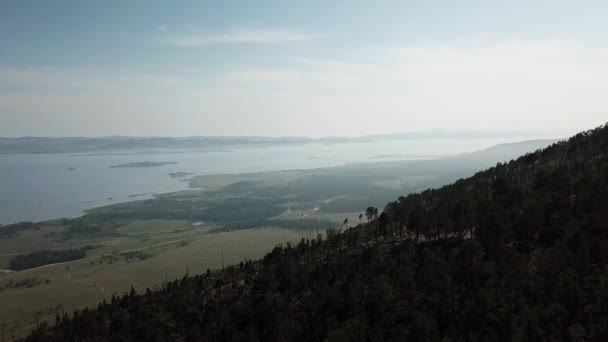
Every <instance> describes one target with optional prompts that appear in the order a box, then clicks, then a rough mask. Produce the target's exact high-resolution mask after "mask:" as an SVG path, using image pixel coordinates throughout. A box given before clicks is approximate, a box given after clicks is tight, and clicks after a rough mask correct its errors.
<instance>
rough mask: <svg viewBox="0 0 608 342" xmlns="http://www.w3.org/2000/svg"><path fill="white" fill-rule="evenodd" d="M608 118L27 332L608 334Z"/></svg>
mask: <svg viewBox="0 0 608 342" xmlns="http://www.w3.org/2000/svg"><path fill="white" fill-rule="evenodd" d="M607 154H608V126H602V127H599V128H597V129H594V130H592V131H588V132H584V133H580V134H578V135H576V136H574V137H572V138H571V139H569V140H568V141H564V142H559V143H556V144H553V145H551V146H550V147H548V148H546V149H543V150H539V151H536V152H534V153H529V154H527V155H524V156H522V157H520V158H518V159H517V160H514V161H511V162H508V163H504V164H498V165H496V166H495V167H493V168H490V169H488V170H485V171H482V172H479V173H477V174H475V175H474V176H472V177H470V178H467V179H462V180H459V181H457V182H455V183H453V184H451V185H448V186H444V187H442V188H439V189H435V190H427V191H424V192H422V193H419V194H412V195H409V196H407V197H401V198H399V199H398V200H397V201H395V202H392V203H389V204H388V205H387V206H386V208H385V209H384V210H383V211H382V212H381V213H380V215H377V214H376V211H375V210H373V209H374V208H369V210H368V213H367V214H368V217H367V218H368V222H367V223H366V224H362V225H358V226H356V227H352V228H350V229H347V230H345V231H344V232H340V231H339V230H328V231H327V232H326V234H325V236H321V235H319V236H310V235H308V236H304V237H303V239H302V241H301V242H300V243H298V244H297V245H290V244H287V245H285V246H278V247H276V248H275V249H274V250H273V251H272V252H270V253H269V254H268V255H266V257H265V258H264V259H262V260H259V261H244V262H242V263H241V264H240V265H237V266H229V267H227V268H226V269H225V270H222V271H215V272H211V271H209V272H207V273H206V274H203V275H196V276H186V277H184V278H183V279H181V280H176V281H173V282H168V283H165V284H162V286H161V287H160V288H159V289H158V290H155V291H152V290H149V289H147V290H146V291H145V292H143V293H139V294H138V293H136V292H135V291H131V292H130V293H128V294H125V295H123V296H114V297H113V298H112V299H111V300H110V301H109V302H103V303H100V304H99V305H98V306H97V307H96V308H90V309H84V310H81V311H77V312H75V313H73V315H70V316H68V315H65V316H63V317H60V316H57V319H56V322H55V325H54V326H50V325H48V324H41V325H40V327H39V328H38V329H36V330H35V331H33V333H32V335H31V336H29V337H28V338H27V340H29V341H65V340H87V341H110V340H120V341H140V340H150V341H195V340H201V341H403V340H411V341H464V340H467V341H501V340H502V341H512V340H518V341H546V340H570V341H605V340H608V159H607Z"/></svg>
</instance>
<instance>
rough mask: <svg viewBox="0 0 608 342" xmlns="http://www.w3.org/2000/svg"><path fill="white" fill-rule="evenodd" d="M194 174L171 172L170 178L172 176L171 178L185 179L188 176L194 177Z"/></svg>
mask: <svg viewBox="0 0 608 342" xmlns="http://www.w3.org/2000/svg"><path fill="white" fill-rule="evenodd" d="M193 174H194V173H192V172H171V173H170V174H169V176H171V178H185V177H188V176H192V175H193Z"/></svg>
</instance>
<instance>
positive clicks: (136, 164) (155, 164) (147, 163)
mask: <svg viewBox="0 0 608 342" xmlns="http://www.w3.org/2000/svg"><path fill="white" fill-rule="evenodd" d="M173 164H177V162H151V161H143V162H134V163H126V164H120V165H112V166H110V167H158V166H164V165H173Z"/></svg>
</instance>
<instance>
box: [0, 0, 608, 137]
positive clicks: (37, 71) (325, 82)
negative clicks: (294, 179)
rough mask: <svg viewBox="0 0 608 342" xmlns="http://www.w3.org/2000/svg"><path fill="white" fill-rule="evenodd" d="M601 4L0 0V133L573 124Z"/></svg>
mask: <svg viewBox="0 0 608 342" xmlns="http://www.w3.org/2000/svg"><path fill="white" fill-rule="evenodd" d="M606 13H608V1H584V0H582V1H556V0H551V1H530V0H528V1H514V0H512V1H488V0H486V1H463V0H461V1H451V0H450V1H405V0H402V1H354V0H349V1H295V0H294V1H291V0H290V1H214V2H211V1H148V0H145V1H144V0H141V1H126V0H119V1H110V0H103V1H80V0H74V1H60V0H57V1H27V0H14V1H13V0H3V1H1V2H0V136H23V135H44V136H73V135H78V136H83V135H84V136H99V135H140V136H143V135H145V136H148V135H160V136H184V135H267V136H287V135H298V136H302V135H303V136H325V135H364V134H378V133H395V132H407V131H416V130H426V129H429V128H458V129H465V128H466V129H493V130H496V129H520V130H550V131H553V130H559V131H564V130H568V131H577V130H584V129H588V128H592V127H594V126H597V125H599V124H601V123H605V122H607V121H608V92H607V91H608V20H606Z"/></svg>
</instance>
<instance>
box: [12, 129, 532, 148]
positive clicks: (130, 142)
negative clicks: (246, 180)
mask: <svg viewBox="0 0 608 342" xmlns="http://www.w3.org/2000/svg"><path fill="white" fill-rule="evenodd" d="M535 135H538V134H534V133H533V132H524V131H475V130H444V129H433V130H429V131H424V132H411V133H399V134H386V135H369V136H362V137H323V138H306V137H254V136H242V137H241V136H217V137H215V136H208V137H204V136H195V137H181V138H173V137H128V136H110V137H62V138H49V137H21V138H1V137H0V153H5V154H7V153H84V152H89V153H91V152H92V153H112V152H114V153H116V152H125V151H138V152H150V151H162V152H166V151H174V152H181V151H214V150H218V149H225V148H236V147H245V146H246V147H253V146H256V147H263V146H272V145H302V144H311V143H321V144H339V143H355V142H370V141H381V140H413V139H492V138H513V137H522V138H524V137H530V136H535Z"/></svg>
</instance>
